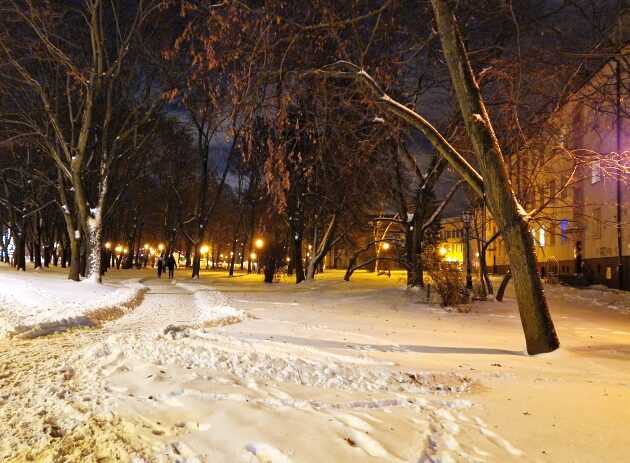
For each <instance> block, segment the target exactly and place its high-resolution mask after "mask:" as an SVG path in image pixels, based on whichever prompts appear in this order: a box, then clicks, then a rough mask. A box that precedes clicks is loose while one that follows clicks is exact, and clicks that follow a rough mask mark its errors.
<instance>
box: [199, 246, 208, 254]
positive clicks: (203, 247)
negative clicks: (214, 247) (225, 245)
mask: <svg viewBox="0 0 630 463" xmlns="http://www.w3.org/2000/svg"><path fill="white" fill-rule="evenodd" d="M209 250H210V248H209V247H208V246H207V245H205V244H204V245H203V246H201V249H200V250H199V252H201V254H207V253H208V251H209Z"/></svg>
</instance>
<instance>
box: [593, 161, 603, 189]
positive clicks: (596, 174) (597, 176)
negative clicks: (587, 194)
mask: <svg viewBox="0 0 630 463" xmlns="http://www.w3.org/2000/svg"><path fill="white" fill-rule="evenodd" d="M601 179H602V168H601V166H600V164H599V161H594V162H592V163H591V184H593V183H597V182H599V181H600V180H601Z"/></svg>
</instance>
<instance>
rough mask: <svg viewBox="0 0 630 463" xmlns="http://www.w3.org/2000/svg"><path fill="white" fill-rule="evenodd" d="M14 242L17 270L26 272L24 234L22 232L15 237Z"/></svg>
mask: <svg viewBox="0 0 630 463" xmlns="http://www.w3.org/2000/svg"><path fill="white" fill-rule="evenodd" d="M13 240H14V241H15V251H13V252H14V258H15V267H16V269H17V270H18V271H19V270H22V271H24V272H25V271H26V240H25V239H24V234H23V233H22V232H19V231H18V232H17V233H15V234H14V236H13Z"/></svg>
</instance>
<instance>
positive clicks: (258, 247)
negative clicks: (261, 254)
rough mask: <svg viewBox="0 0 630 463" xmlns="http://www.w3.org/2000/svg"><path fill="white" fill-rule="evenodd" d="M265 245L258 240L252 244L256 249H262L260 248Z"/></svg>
mask: <svg viewBox="0 0 630 463" xmlns="http://www.w3.org/2000/svg"><path fill="white" fill-rule="evenodd" d="M264 245H265V242H264V241H263V240H262V239H261V238H258V239H257V240H256V241H255V242H254V246H256V249H262V247H263V246H264Z"/></svg>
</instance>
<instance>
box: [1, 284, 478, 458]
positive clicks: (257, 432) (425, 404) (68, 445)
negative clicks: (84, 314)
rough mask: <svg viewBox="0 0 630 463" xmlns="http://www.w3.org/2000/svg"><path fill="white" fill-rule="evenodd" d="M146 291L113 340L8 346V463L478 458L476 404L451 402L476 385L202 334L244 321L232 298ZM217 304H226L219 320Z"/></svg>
mask: <svg viewBox="0 0 630 463" xmlns="http://www.w3.org/2000/svg"><path fill="white" fill-rule="evenodd" d="M145 284H146V286H147V287H148V291H147V292H146V294H145V297H144V300H143V301H142V303H141V304H140V305H139V306H138V307H137V308H136V309H135V310H134V311H133V312H131V313H129V314H127V315H125V316H123V317H122V318H120V319H118V320H115V321H113V322H110V323H108V324H106V325H105V326H104V327H103V328H102V329H97V330H84V331H78V332H75V333H64V334H59V335H55V336H51V337H47V338H39V339H35V340H33V341H30V342H24V341H17V342H15V341H14V342H13V343H8V342H6V343H0V352H1V354H2V359H3V360H2V363H1V364H0V378H2V380H3V384H2V386H3V387H2V396H1V397H0V433H1V434H2V436H3V439H2V441H1V442H2V443H1V444H0V458H7V459H10V458H14V459H15V461H21V459H28V458H35V459H37V458H46V459H48V460H50V461H63V460H64V458H68V455H71V456H72V457H70V461H78V460H81V461H91V460H97V459H98V458H101V457H103V456H108V457H110V458H112V456H113V459H114V460H117V461H131V460H132V459H134V458H135V459H136V461H139V460H141V459H143V458H144V459H146V460H147V461H184V460H182V458H184V459H185V461H242V462H250V461H251V458H256V460H257V461H260V462H264V461H275V462H278V461H280V462H282V461H284V462H290V461H315V460H316V459H318V458H321V457H326V456H327V455H328V457H329V458H330V456H331V455H332V456H333V457H332V458H333V460H334V461H346V460H349V459H350V460H356V459H359V460H361V461H390V462H404V461H451V460H449V459H452V457H451V455H453V456H455V457H457V458H466V459H467V460H469V461H475V459H476V457H472V450H471V449H468V450H466V449H465V448H461V447H460V445H459V443H458V442H457V434H458V432H459V428H460V425H461V423H464V422H469V423H472V420H469V419H468V418H466V417H465V416H464V415H462V413H463V411H464V410H467V409H470V408H471V407H472V406H473V404H472V403H471V402H469V401H466V400H459V399H456V397H454V398H453V399H455V400H453V399H447V397H446V396H449V395H451V394H453V393H456V394H457V395H459V394H460V393H461V392H465V391H466V390H467V389H468V383H467V380H466V379H465V378H462V377H458V376H452V375H449V374H446V375H445V374H441V373H439V372H428V373H425V372H414V373H404V372H397V371H395V370H393V371H390V370H389V367H388V365H391V362H390V363H387V362H386V363H383V362H378V361H374V360H372V361H368V360H367V359H366V358H364V357H362V356H356V357H355V356H340V355H335V354H331V353H325V352H323V351H321V350H320V349H318V348H317V347H316V344H315V345H314V346H297V345H287V344H286V343H283V342H269V341H266V340H260V339H253V338H247V339H245V338H238V337H235V336H234V334H231V333H228V334H227V335H222V334H220V333H217V332H216V331H214V330H207V329H204V328H200V326H201V325H202V324H203V322H204V321H207V317H208V314H213V315H214V316H217V314H219V315H220V314H222V313H224V314H226V315H228V317H231V316H232V315H233V314H234V313H235V312H233V311H234V310H237V309H233V308H229V307H228V309H229V310H227V311H226V310H224V311H223V312H221V310H219V309H217V307H219V308H220V307H226V304H227V299H225V298H224V297H223V296H221V295H220V294H219V293H217V292H215V291H212V290H211V289H209V288H207V287H206V288H200V287H197V286H196V285H192V284H177V283H176V282H175V281H168V280H156V279H152V280H148V281H146V282H145ZM209 301H210V302H212V301H215V302H217V301H218V302H219V303H220V305H217V306H216V307H215V308H213V309H212V310H210V309H209V308H208V306H207V303H208V302H209ZM204 304H206V305H204ZM217 310H218V311H217ZM230 320H231V319H230ZM372 341H375V339H372ZM5 382H6V383H5ZM322 388H323V389H322ZM328 390H331V391H336V392H333V393H330V392H327V391H328ZM322 391H323V393H322ZM426 394H438V395H441V396H443V398H441V399H431V398H430V396H427V395H426ZM445 395H446V396H445ZM445 399H447V400H445ZM393 410H397V412H396V415H398V417H397V418H396V419H394V420H393V421H392V419H391V418H390V417H388V416H387V415H389V414H391V413H392V411H393ZM447 410H453V411H455V412H456V413H454V414H451V413H448V412H446V411H447ZM248 416H249V417H250V418H251V419H252V421H251V424H246V423H247V422H248V421H249V420H246V421H245V422H244V421H243V419H246V417H248ZM217 420H218V421H217ZM287 422H288V423H290V426H291V427H293V428H295V429H303V430H304V431H307V430H308V431H307V434H305V435H303V436H302V437H301V438H299V439H298V440H297V442H293V443H287V442H286V437H282V436H283V435H284V432H285V431H284V429H286V428H285V427H284V426H282V427H280V428H277V426H276V425H275V423H287ZM265 423H267V424H266V425H265ZM272 423H273V424H272ZM445 423H446V424H445ZM458 423H459V424H458ZM252 424H253V425H254V427H252V426H251V425H252ZM392 424H395V425H396V426H397V427H398V426H400V428H402V429H404V430H405V431H404V432H403V433H402V434H401V436H402V441H404V442H405V444H404V446H402V448H398V443H397V444H396V445H393V446H392V443H391V442H388V440H391V436H390V437H388V435H390V434H391V431H392V430H393V429H394V428H393V427H392ZM304 426H306V428H305V427H304ZM474 426H475V425H473V427H474ZM219 428H221V429H222V430H221V431H220V432H219V433H216V432H214V430H215V429H219ZM266 428H267V429H266ZM270 429H271V430H272V432H269V430H270ZM477 432H478V434H479V435H480V436H481V435H482V433H483V430H482V429H479V430H478V431H477ZM199 433H204V434H205V435H204V441H203V442H204V443H203V444H200V442H199V438H198V437H197V435H198V434H199ZM310 433H313V434H314V435H318V434H321V435H322V436H325V435H329V439H332V442H334V445H333V448H329V449H326V448H320V449H318V450H317V451H315V450H314V449H310V448H309V449H308V450H307V448H308V447H309V446H310V445H309V446H307V448H304V445H305V443H304V442H303V439H304V438H308V435H309V434H310ZM239 436H242V437H239ZM216 439H219V440H218V441H216ZM397 440H399V441H400V440H401V437H398V438H397ZM226 441H227V444H226ZM283 447H284V448H283ZM335 447H336V448H335ZM281 448H283V449H281ZM287 448H288V449H289V450H287ZM156 451H157V453H156ZM468 452H471V453H468ZM440 458H441V460H438V459H440ZM418 459H419V460H418Z"/></svg>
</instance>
